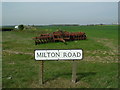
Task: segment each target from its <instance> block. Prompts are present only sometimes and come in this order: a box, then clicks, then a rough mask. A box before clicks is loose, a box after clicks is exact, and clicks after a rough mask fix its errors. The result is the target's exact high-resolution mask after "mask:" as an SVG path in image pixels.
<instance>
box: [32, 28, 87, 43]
mask: <svg viewBox="0 0 120 90" xmlns="http://www.w3.org/2000/svg"><path fill="white" fill-rule="evenodd" d="M33 39H34V40H35V45H37V44H42V43H48V42H58V41H61V42H64V43H66V41H73V40H85V39H86V35H85V33H84V32H67V31H62V30H59V31H56V32H53V33H48V34H40V35H39V36H37V37H33Z"/></svg>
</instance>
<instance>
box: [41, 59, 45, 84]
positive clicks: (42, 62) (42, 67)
mask: <svg viewBox="0 0 120 90" xmlns="http://www.w3.org/2000/svg"><path fill="white" fill-rule="evenodd" d="M43 73H44V61H41V65H40V84H41V85H42V84H43Z"/></svg>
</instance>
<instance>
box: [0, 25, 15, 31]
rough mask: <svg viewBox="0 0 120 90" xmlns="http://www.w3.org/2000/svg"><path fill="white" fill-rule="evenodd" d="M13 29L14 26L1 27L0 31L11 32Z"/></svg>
mask: <svg viewBox="0 0 120 90" xmlns="http://www.w3.org/2000/svg"><path fill="white" fill-rule="evenodd" d="M13 29H14V26H3V27H2V29H0V30H2V31H12V30H13Z"/></svg>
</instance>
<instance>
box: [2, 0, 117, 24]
mask: <svg viewBox="0 0 120 90" xmlns="http://www.w3.org/2000/svg"><path fill="white" fill-rule="evenodd" d="M2 10H3V11H2V16H3V17H2V19H3V21H2V22H3V25H11V24H70V23H72V24H73V23H74V24H97V23H105V24H111V23H117V22H118V3H117V2H84V3H83V2H75V3H73V2H71V3H70V2H66V3H65V2H63V3H62V2H56V3H55V2H50V3H48V2H47V3H43V2H3V3H2Z"/></svg>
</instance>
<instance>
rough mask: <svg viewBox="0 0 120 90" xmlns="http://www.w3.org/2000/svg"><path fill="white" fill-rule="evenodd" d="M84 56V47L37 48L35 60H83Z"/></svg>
mask: <svg viewBox="0 0 120 90" xmlns="http://www.w3.org/2000/svg"><path fill="white" fill-rule="evenodd" d="M82 58H83V51H82V49H76V50H73V49H71V50H70V49H69V50H35V60H81V59H82Z"/></svg>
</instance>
